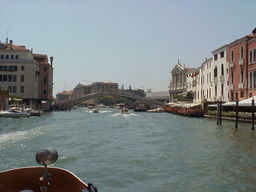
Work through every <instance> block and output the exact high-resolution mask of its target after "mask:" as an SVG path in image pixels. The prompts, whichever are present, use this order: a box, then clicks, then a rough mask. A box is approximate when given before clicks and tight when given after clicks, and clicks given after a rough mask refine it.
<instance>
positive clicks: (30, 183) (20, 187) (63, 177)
mask: <svg viewBox="0 0 256 192" xmlns="http://www.w3.org/2000/svg"><path fill="white" fill-rule="evenodd" d="M57 159H58V152H57V151H56V150H55V149H53V148H46V149H42V150H40V151H38V152H37V153H36V161H37V163H38V164H40V165H42V166H43V167H41V166H40V167H22V168H16V169H12V170H7V171H3V172H0V181H1V182H0V191H3V192H72V191H74V192H75V191H77V192H97V191H98V190H97V187H96V186H94V185H93V184H91V183H84V182H83V181H82V180H81V179H79V178H78V177H77V176H76V175H75V174H74V173H72V172H70V171H68V170H66V169H62V168H53V167H51V168H49V167H48V165H49V164H53V163H54V162H55V161H56V160H57Z"/></svg>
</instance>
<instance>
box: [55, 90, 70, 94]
mask: <svg viewBox="0 0 256 192" xmlns="http://www.w3.org/2000/svg"><path fill="white" fill-rule="evenodd" d="M72 93H73V90H70V91H63V92H59V93H57V95H72Z"/></svg>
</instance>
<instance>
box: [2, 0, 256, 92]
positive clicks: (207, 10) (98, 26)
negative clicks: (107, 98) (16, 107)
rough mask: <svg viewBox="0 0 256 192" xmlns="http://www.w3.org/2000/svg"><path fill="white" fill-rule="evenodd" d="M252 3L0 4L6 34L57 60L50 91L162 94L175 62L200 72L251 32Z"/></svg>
mask: <svg viewBox="0 0 256 192" xmlns="http://www.w3.org/2000/svg"><path fill="white" fill-rule="evenodd" d="M255 7H256V1H255V0H246V1H242V0H214V1H210V0H0V40H1V41H2V42H4V41H5V38H6V36H8V38H9V39H12V40H13V41H14V44H17V45H26V47H27V48H29V49H31V48H33V51H34V52H35V53H42V54H47V55H48V56H53V57H54V93H57V92H60V91H64V90H70V89H73V88H74V87H75V86H76V85H77V84H78V83H82V84H90V83H92V82H97V81H110V82H117V83H119V85H120V86H121V85H122V84H123V85H124V87H125V88H128V87H129V85H131V86H132V88H134V89H137V88H139V89H144V90H147V89H149V88H151V90H152V91H167V90H168V85H169V82H170V76H171V70H172V68H173V67H174V66H175V65H176V64H177V60H178V59H179V60H180V62H181V63H182V64H185V66H186V67H199V66H200V65H201V63H202V62H203V61H204V60H205V57H211V52H212V51H213V50H214V49H216V48H218V47H221V46H223V45H225V44H228V43H230V42H232V41H234V40H236V39H238V38H241V37H243V36H245V35H247V34H249V33H251V32H252V30H253V29H254V28H255V27H256V22H255V18H256V12H255Z"/></svg>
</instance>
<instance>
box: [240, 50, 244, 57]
mask: <svg viewBox="0 0 256 192" xmlns="http://www.w3.org/2000/svg"><path fill="white" fill-rule="evenodd" d="M240 58H241V59H243V58H244V48H243V47H241V49H240Z"/></svg>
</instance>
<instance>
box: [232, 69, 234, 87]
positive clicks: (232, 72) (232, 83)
mask: <svg viewBox="0 0 256 192" xmlns="http://www.w3.org/2000/svg"><path fill="white" fill-rule="evenodd" d="M231 83H232V84H233V83H234V72H233V71H231Z"/></svg>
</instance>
